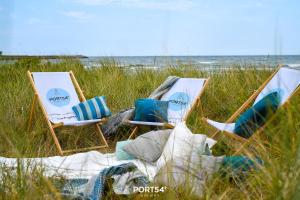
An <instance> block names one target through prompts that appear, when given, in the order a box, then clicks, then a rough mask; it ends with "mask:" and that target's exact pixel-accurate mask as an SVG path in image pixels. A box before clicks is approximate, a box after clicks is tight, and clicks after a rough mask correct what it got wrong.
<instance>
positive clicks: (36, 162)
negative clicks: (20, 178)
mask: <svg viewBox="0 0 300 200" xmlns="http://www.w3.org/2000/svg"><path fill="white" fill-rule="evenodd" d="M18 162H19V163H22V164H23V166H25V167H28V166H29V167H41V168H43V169H44V175H45V176H63V177H65V178H68V179H71V178H91V177H92V176H93V175H97V174H99V172H100V171H102V170H103V169H104V168H107V167H110V166H114V165H119V164H122V163H128V162H132V163H134V164H135V165H136V166H137V167H138V169H139V170H141V172H143V173H144V174H145V175H147V176H148V178H149V180H150V181H151V180H153V178H154V176H155V175H156V164H155V163H153V164H150V163H147V162H144V161H141V160H138V159H135V160H122V161H119V160H117V159H116V156H115V154H114V153H109V154H102V153H100V152H97V151H90V152H85V153H77V154H73V155H69V156H53V157H44V158H21V159H16V158H5V157H0V165H1V166H5V167H11V168H15V167H17V164H18Z"/></svg>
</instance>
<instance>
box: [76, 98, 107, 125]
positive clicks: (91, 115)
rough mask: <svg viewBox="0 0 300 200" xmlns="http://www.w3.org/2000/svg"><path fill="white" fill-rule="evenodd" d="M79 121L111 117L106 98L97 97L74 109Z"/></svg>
mask: <svg viewBox="0 0 300 200" xmlns="http://www.w3.org/2000/svg"><path fill="white" fill-rule="evenodd" d="M72 110H73V111H74V112H75V114H76V117H77V119H78V120H79V121H82V120H91V119H101V118H104V117H109V116H110V115H111V112H110V110H109V108H108V106H107V105H106V98H105V96H100V97H95V98H92V99H89V100H87V101H85V102H81V103H79V104H78V105H76V106H73V107H72Z"/></svg>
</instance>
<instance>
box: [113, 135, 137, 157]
mask: <svg viewBox="0 0 300 200" xmlns="http://www.w3.org/2000/svg"><path fill="white" fill-rule="evenodd" d="M131 141H132V140H125V141H120V142H117V146H116V157H117V160H132V159H134V156H132V155H131V154H129V153H127V152H126V151H124V150H123V147H124V146H125V145H127V144H129V143H130V142H131Z"/></svg>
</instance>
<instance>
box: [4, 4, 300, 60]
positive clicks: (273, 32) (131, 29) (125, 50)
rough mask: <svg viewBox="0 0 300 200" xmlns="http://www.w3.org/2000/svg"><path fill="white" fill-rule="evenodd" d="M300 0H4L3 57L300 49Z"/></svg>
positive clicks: (285, 51) (297, 51)
mask: <svg viewBox="0 0 300 200" xmlns="http://www.w3.org/2000/svg"><path fill="white" fill-rule="evenodd" d="M299 10H300V1H299V0H26V1H25V0H0V51H3V54H30V55H49V54H64V55H66V54H81V55H87V56H153V55H156V56H171V55H268V54H270V55H272V54H279V55H287V54H298V55H299V54H300V12H299Z"/></svg>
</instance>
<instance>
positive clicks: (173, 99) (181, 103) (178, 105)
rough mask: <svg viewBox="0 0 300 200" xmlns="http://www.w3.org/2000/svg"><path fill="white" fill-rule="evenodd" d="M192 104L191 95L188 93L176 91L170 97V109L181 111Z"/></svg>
mask: <svg viewBox="0 0 300 200" xmlns="http://www.w3.org/2000/svg"><path fill="white" fill-rule="evenodd" d="M189 104H190V97H189V95H188V94H187V93H184V92H176V93H174V94H173V95H172V96H170V98H169V109H170V110H174V111H179V110H182V109H185V108H186V107H188V106H189Z"/></svg>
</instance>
